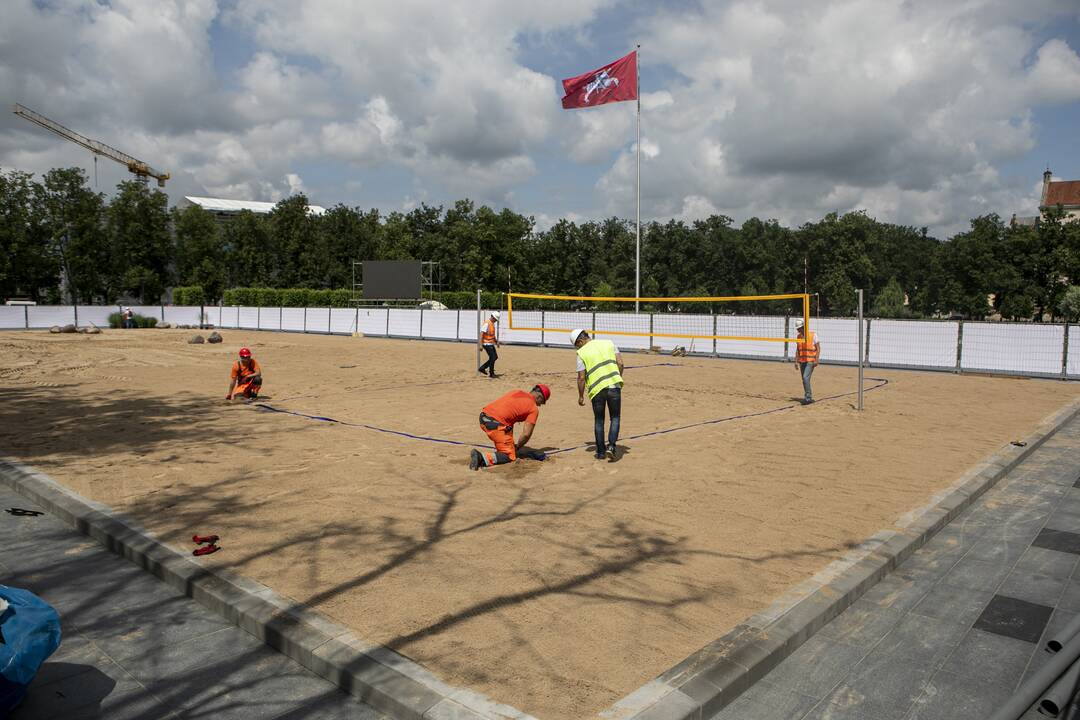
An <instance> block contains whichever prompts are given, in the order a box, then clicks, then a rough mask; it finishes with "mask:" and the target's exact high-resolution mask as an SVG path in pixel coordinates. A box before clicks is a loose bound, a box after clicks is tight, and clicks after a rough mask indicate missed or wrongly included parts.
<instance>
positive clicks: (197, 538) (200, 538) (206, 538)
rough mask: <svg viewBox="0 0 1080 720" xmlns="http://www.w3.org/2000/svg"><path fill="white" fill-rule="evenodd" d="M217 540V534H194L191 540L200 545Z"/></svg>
mask: <svg viewBox="0 0 1080 720" xmlns="http://www.w3.org/2000/svg"><path fill="white" fill-rule="evenodd" d="M217 541H218V536H217V535H192V536H191V542H193V543H197V544H199V545H203V544H206V543H209V544H211V545H213V544H214V543H216V542H217Z"/></svg>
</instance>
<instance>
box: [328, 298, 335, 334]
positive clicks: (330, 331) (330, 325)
mask: <svg viewBox="0 0 1080 720" xmlns="http://www.w3.org/2000/svg"><path fill="white" fill-rule="evenodd" d="M326 334H327V335H333V334H334V308H333V307H331V306H329V305H327V306H326Z"/></svg>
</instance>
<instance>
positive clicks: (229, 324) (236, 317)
mask: <svg viewBox="0 0 1080 720" xmlns="http://www.w3.org/2000/svg"><path fill="white" fill-rule="evenodd" d="M220 310H221V323H220V324H219V325H218V327H221V328H239V327H240V308H239V307H236V306H233V307H222V308H220Z"/></svg>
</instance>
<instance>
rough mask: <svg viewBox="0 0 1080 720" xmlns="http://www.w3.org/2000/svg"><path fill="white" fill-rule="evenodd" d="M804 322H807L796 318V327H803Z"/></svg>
mask: <svg viewBox="0 0 1080 720" xmlns="http://www.w3.org/2000/svg"><path fill="white" fill-rule="evenodd" d="M804 324H805V323H804V322H803V321H802V320H796V321H795V328H796V329H798V328H801V327H802V326H803V325H804Z"/></svg>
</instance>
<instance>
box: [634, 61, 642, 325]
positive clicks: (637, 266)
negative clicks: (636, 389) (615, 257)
mask: <svg viewBox="0 0 1080 720" xmlns="http://www.w3.org/2000/svg"><path fill="white" fill-rule="evenodd" d="M640 54H641V45H638V46H637V52H635V53H634V76H635V77H636V79H637V93H636V94H637V243H636V245H637V253H636V259H635V262H634V312H640V311H641V301H640V300H638V298H640V297H641V65H640V63H639V62H638V56H639V55H640Z"/></svg>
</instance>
